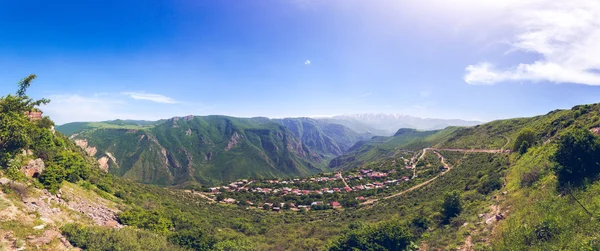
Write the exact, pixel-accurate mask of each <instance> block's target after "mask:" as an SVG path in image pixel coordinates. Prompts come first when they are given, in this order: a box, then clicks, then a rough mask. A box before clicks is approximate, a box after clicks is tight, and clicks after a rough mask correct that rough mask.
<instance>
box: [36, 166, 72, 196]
mask: <svg viewBox="0 0 600 251" xmlns="http://www.w3.org/2000/svg"><path fill="white" fill-rule="evenodd" d="M66 176H67V174H66V172H65V169H63V168H62V167H60V166H58V165H56V164H53V165H50V166H48V167H46V169H45V170H44V171H43V172H42V175H41V176H40V182H41V183H42V184H43V185H44V187H45V188H46V189H48V191H50V192H51V193H55V192H56V191H58V189H60V187H61V186H62V182H63V180H65V177H66Z"/></svg>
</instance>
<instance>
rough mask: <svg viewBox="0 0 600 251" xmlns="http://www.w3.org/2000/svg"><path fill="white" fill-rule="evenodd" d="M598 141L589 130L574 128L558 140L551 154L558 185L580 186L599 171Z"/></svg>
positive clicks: (594, 176) (599, 145)
mask: <svg viewBox="0 0 600 251" xmlns="http://www.w3.org/2000/svg"><path fill="white" fill-rule="evenodd" d="M599 154H600V143H599V140H598V138H596V136H594V135H593V134H592V133H591V132H590V131H589V130H585V129H574V130H572V131H569V132H567V133H566V134H565V135H564V136H563V137H562V138H561V140H560V142H559V144H558V149H557V151H556V152H555V154H554V156H553V160H554V161H556V163H557V165H556V166H555V168H554V172H555V174H556V176H557V177H558V184H559V186H560V187H566V186H580V185H583V184H584V183H585V182H586V181H587V180H589V179H594V178H596V177H597V176H598V174H599V173H600V165H599V162H600V156H599Z"/></svg>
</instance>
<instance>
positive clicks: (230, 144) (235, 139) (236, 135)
mask: <svg viewBox="0 0 600 251" xmlns="http://www.w3.org/2000/svg"><path fill="white" fill-rule="evenodd" d="M242 138H243V136H242V135H240V134H239V133H237V132H233V135H231V139H230V140H229V142H227V146H226V147H225V151H226V152H228V151H229V150H231V148H234V147H235V146H236V145H237V144H238V143H240V141H241V139H242Z"/></svg>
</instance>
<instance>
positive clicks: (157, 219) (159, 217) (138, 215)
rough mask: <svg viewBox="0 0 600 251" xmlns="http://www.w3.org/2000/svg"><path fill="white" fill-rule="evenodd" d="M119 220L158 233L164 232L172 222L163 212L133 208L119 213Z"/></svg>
mask: <svg viewBox="0 0 600 251" xmlns="http://www.w3.org/2000/svg"><path fill="white" fill-rule="evenodd" d="M119 220H120V221H121V223H122V224H124V225H130V226H136V227H139V228H144V229H148V230H152V231H155V232H159V233H166V232H168V231H169V229H170V228H171V227H172V226H173V222H172V221H171V219H170V218H169V217H167V216H166V215H164V213H163V212H159V211H149V210H144V209H141V208H134V209H132V210H127V211H124V212H121V213H120V214H119Z"/></svg>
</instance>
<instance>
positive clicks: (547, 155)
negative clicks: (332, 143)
mask: <svg viewBox="0 0 600 251" xmlns="http://www.w3.org/2000/svg"><path fill="white" fill-rule="evenodd" d="M33 78H34V77H29V78H26V79H24V80H23V81H21V83H20V84H19V90H18V91H17V94H16V95H14V96H13V95H8V96H6V97H2V98H0V109H1V111H2V112H1V113H0V122H1V123H0V147H1V148H0V150H1V152H0V153H1V154H0V155H1V156H0V166H2V175H3V176H6V177H8V178H10V179H12V180H15V181H22V182H23V184H25V185H19V186H14V185H11V184H9V185H5V186H2V189H3V196H4V195H6V198H9V199H10V200H14V199H15V198H21V197H25V194H26V193H28V191H29V189H30V187H28V186H31V187H36V186H37V187H41V186H43V187H45V188H47V189H48V190H50V191H51V192H55V191H57V190H59V189H60V188H61V185H62V186H63V189H64V186H65V185H64V184H67V186H75V185H74V184H77V186H80V187H82V188H85V189H89V190H93V191H94V193H95V194H97V195H98V196H102V197H103V198H104V199H106V200H110V201H112V203H115V204H117V205H118V206H119V208H120V209H121V213H120V214H119V215H118V217H119V221H120V222H121V223H123V224H126V225H128V226H127V227H125V228H123V229H120V230H116V229H109V228H103V227H95V226H89V225H85V224H86V222H84V221H82V222H78V223H79V224H66V225H64V226H62V228H61V231H62V233H63V235H65V236H66V237H67V238H68V239H69V241H71V243H73V245H75V246H76V247H80V248H82V249H89V250H319V249H323V248H324V247H326V248H327V249H329V250H353V249H354V250H410V249H416V248H417V247H416V245H419V246H421V247H424V246H427V247H428V248H429V249H431V250H437V249H446V250H450V249H457V248H458V247H460V246H463V245H464V243H465V239H467V238H468V239H469V240H470V241H471V243H473V244H474V245H475V249H483V250H486V249H491V250H598V249H600V224H599V222H600V221H599V216H600V195H599V194H600V182H597V180H598V174H599V173H600V167H599V166H598V165H599V163H600V159H598V158H599V157H598V156H600V153H599V152H598V151H600V150H599V149H600V148H599V147H598V146H599V145H598V144H599V139H598V137H597V136H595V135H594V134H593V133H592V132H595V131H598V130H597V129H598V127H600V105H599V104H596V105H585V106H578V107H575V108H573V109H572V110H565V111H553V112H550V113H549V114H546V115H543V116H537V117H533V118H520V119H512V120H501V121H494V122H491V123H488V124H484V125H480V126H476V127H472V128H448V129H445V130H441V131H435V132H419V131H413V130H400V131H399V132H398V133H397V134H396V135H395V136H393V137H376V138H374V139H372V140H369V141H368V142H363V143H359V144H357V145H356V146H355V147H353V149H350V153H349V154H347V155H344V156H342V158H340V159H338V160H343V161H345V162H344V163H345V164H343V165H340V166H337V167H340V168H347V170H352V171H354V170H356V169H358V168H370V169H373V170H376V171H377V170H379V171H387V170H391V169H394V170H397V172H396V173H395V174H390V175H403V176H405V175H409V174H410V171H407V170H402V166H403V165H405V164H406V163H405V162H406V161H405V160H404V159H407V158H410V157H411V156H413V155H414V154H415V151H418V150H420V149H422V148H423V147H429V146H433V147H436V148H465V149H471V148H478V149H503V148H505V149H507V148H511V149H512V150H515V152H513V153H510V154H508V153H474V152H468V151H467V152H453V151H444V150H439V152H440V154H442V155H443V156H444V157H445V159H446V162H447V163H448V164H449V165H451V166H452V169H451V170H450V171H448V172H445V173H443V175H440V169H439V167H440V166H441V165H442V164H441V162H440V161H439V159H438V158H436V155H434V154H428V155H426V156H425V157H424V158H423V159H422V160H421V161H420V162H419V163H418V164H417V166H418V167H417V176H418V177H417V178H415V179H412V180H411V181H409V182H406V183H403V185H399V186H397V187H394V188H393V189H396V188H397V189H398V190H393V191H383V190H382V191H379V190H377V189H372V190H370V191H368V193H372V194H369V196H372V197H374V198H377V199H379V200H378V201H377V202H376V203H374V204H362V205H360V204H358V202H357V201H355V200H352V198H351V197H335V199H339V200H340V202H343V203H342V204H344V207H345V208H344V209H343V210H316V209H325V208H326V207H325V206H319V207H315V208H313V209H314V210H310V211H308V212H303V211H300V212H291V211H284V212H279V213H277V212H271V211H265V210H260V209H256V210H246V209H240V207H238V206H233V205H227V204H223V203H212V202H210V201H208V200H206V199H204V198H202V197H200V196H199V195H197V194H196V193H193V192H186V191H183V190H179V189H175V188H172V187H171V188H165V187H158V186H151V185H143V184H138V183H133V182H130V181H128V180H126V179H123V178H120V177H118V176H125V177H141V178H140V181H143V182H148V183H158V184H164V185H168V184H186V185H187V186H189V187H194V188H195V189H202V187H199V186H197V184H198V183H203V184H211V183H216V182H217V181H221V180H228V179H233V177H240V176H242V177H243V178H248V177H250V176H251V175H249V174H253V175H254V174H256V175H258V176H263V177H275V176H279V175H281V176H283V175H290V174H292V175H307V174H311V173H313V171H314V172H317V171H320V170H322V169H321V168H324V167H323V166H319V167H318V166H316V164H314V163H316V162H315V159H313V160H312V161H311V160H310V158H317V157H322V156H320V155H319V154H324V150H323V149H326V148H323V149H322V150H318V151H316V150H315V151H313V150H311V149H303V148H295V150H297V151H300V153H305V154H308V155H306V156H310V157H305V156H302V155H301V154H300V153H298V152H297V151H293V152H292V151H289V150H288V151H287V152H286V150H285V149H287V146H290V145H288V144H291V145H292V146H293V145H294V144H297V143H299V141H297V140H298V138H297V137H296V136H294V135H293V134H294V133H293V132H291V131H290V130H288V129H286V128H285V127H283V126H282V125H280V124H277V123H273V122H272V121H269V120H266V119H260V118H256V119H236V118H229V117H221V116H208V117H194V118H188V119H187V120H186V119H180V120H177V121H175V120H169V121H162V122H161V123H160V124H156V125H154V124H152V125H149V124H143V123H138V124H135V125H134V124H131V123H129V122H123V124H120V125H113V124H110V123H107V124H104V125H102V126H99V127H97V128H94V129H85V130H83V131H79V133H80V136H78V137H80V138H79V139H88V140H89V142H90V144H92V145H94V146H97V147H98V150H99V151H98V152H99V154H105V153H106V152H107V151H108V152H111V153H113V154H114V155H115V156H114V157H115V158H116V159H117V162H118V163H113V162H110V163H111V164H112V165H118V166H119V167H121V168H112V169H110V172H111V173H108V174H106V173H103V172H102V171H100V169H99V168H98V164H97V163H96V161H95V160H94V159H93V158H90V157H89V156H87V155H86V154H85V153H84V152H83V150H81V149H80V148H79V147H77V146H75V144H74V143H72V142H71V141H69V140H68V139H67V138H66V137H64V136H62V135H61V134H60V133H53V132H52V131H51V130H50V128H51V127H52V124H53V123H52V121H51V120H49V119H47V118H46V119H37V120H36V119H30V118H29V117H27V116H26V114H25V113H26V112H28V111H35V110H36V109H37V106H39V105H40V104H42V103H45V102H47V100H39V101H34V100H31V99H30V98H28V97H27V96H26V89H27V87H29V86H30V84H31V80H33ZM117 124H118V123H117ZM112 127H120V128H112ZM303 128H304V127H303ZM304 129H306V128H304ZM73 130H74V131H76V130H78V129H76V128H75V129H73ZM188 131H191V133H188ZM323 132H324V131H323ZM233 133H237V134H238V135H239V140H240V141H239V142H238V143H236V146H235V147H232V148H230V149H229V150H228V151H224V150H223V151H220V150H219V151H220V153H217V151H216V150H214V151H211V150H210V149H225V148H226V147H227V146H228V145H229V142H230V140H231V137H232V135H233ZM88 134H89V135H93V137H91V136H89V135H88ZM302 134H303V133H302ZM299 135H300V134H299ZM319 135H320V134H319ZM76 138H77V137H76ZM157 142H158V143H157ZM316 142H326V141H325V140H324V141H315V145H317V143H316ZM511 142H512V143H511ZM111 144H114V145H116V147H114V148H111ZM338 146H339V144H338ZM120 147H124V149H133V150H123V151H121V150H119V149H120ZM138 147H139V148H140V149H141V150H139V151H138V150H135V149H136V148H138ZM161 147H162V148H165V149H185V150H181V151H167V153H168V154H166V156H165V155H164V154H163V153H162V151H161V150H160V149H161ZM151 148H152V149H155V150H152V151H150V150H149V149H151ZM156 149H159V150H156ZM192 150H193V151H192ZM186 152H187V153H186ZM208 153H211V154H208ZM207 154H208V155H207ZM262 154H266V156H267V158H268V160H269V161H271V162H272V163H271V164H273V166H275V167H278V168H279V169H276V168H264V166H262V165H263V164H265V163H266V165H268V161H266V160H265V159H264V158H263V157H264V156H263V155H262ZM311 154H315V155H311ZM129 155H131V156H132V157H131V158H127V157H126V156H129ZM188 157H189V158H188ZM205 157H206V158H205ZM37 158H39V159H41V160H43V162H44V163H45V165H46V169H45V170H44V171H43V172H42V174H41V175H40V176H39V177H37V178H36V177H25V176H24V174H23V173H22V172H21V167H22V166H23V165H25V164H27V163H28V162H29V161H30V160H34V159H37ZM228 158H231V159H230V160H229V159H228ZM157 160H159V161H158V162H157ZM276 160H279V161H284V162H285V163H288V164H289V165H279V164H277V163H278V162H276ZM196 161H197V162H196ZM157 163H160V165H162V163H168V164H167V166H166V168H164V167H165V166H160V165H159V164H157ZM190 163H191V164H193V165H196V166H200V167H201V168H199V169H193V170H192V169H187V167H188V166H189V165H190ZM229 164H232V165H233V164H236V165H238V166H234V167H232V168H233V169H227V168H225V169H219V168H220V167H222V166H224V165H229ZM310 164H312V165H313V166H312V168H309V166H310ZM128 166H130V167H131V168H127V167H128ZM241 166H243V167H248V169H250V170H241V168H239V167H241ZM229 171H235V172H234V174H231V176H229V175H230V174H227V173H224V172H229ZM246 171H247V172H246ZM113 174H117V175H113ZM186 175H188V176H186ZM204 177H210V178H206V179H204ZM433 177H436V179H435V180H433V181H432V182H431V183H429V184H427V185H424V186H422V187H420V188H419V189H415V190H413V191H411V192H406V193H403V194H397V196H395V197H387V198H386V196H387V195H389V194H391V193H397V192H399V191H403V190H405V189H408V188H410V187H412V186H413V185H416V184H419V183H421V182H424V181H426V180H429V179H431V178H433ZM368 181H369V180H367V179H365V180H350V181H348V182H351V183H352V184H360V183H361V182H368ZM404 184H406V186H404ZM330 185H331V184H311V185H303V186H306V187H305V188H309V189H316V188H318V187H320V186H330ZM332 185H336V186H337V185H340V184H336V183H333V184H332ZM557 187H558V188H559V189H556V188H557ZM17 190H18V191H17ZM365 193H367V192H365ZM225 195H228V194H227V193H224V194H223V196H225ZM240 196H241V197H240V198H246V197H243V196H248V198H250V199H255V200H259V199H263V200H276V198H252V197H250V196H252V195H247V194H244V195H240ZM321 196H322V197H321V199H324V198H329V197H326V196H332V197H331V199H333V198H334V197H333V196H337V195H324V196H323V195H321ZM4 198H5V197H3V198H2V200H0V209H6V208H8V207H11V206H12V205H13V204H15V205H16V204H18V203H9V202H4V200H8V199H4ZM277 199H279V200H281V202H288V203H289V202H290V201H291V200H289V197H285V196H283V197H279V198H277ZM315 199H318V198H317V197H311V196H308V197H305V198H302V197H301V198H300V200H307V201H308V200H311V201H312V200H315ZM273 202H274V203H275V202H279V201H273ZM349 205H352V206H349ZM288 206H289V204H288ZM56 224H63V223H61V222H57V223H56ZM0 228H2V229H10V230H11V231H13V232H14V233H15V235H16V236H17V237H18V238H25V237H26V236H27V235H28V234H29V232H31V231H32V230H31V229H32V227H31V226H26V227H25V226H19V225H18V224H16V223H15V221H3V222H1V223H0Z"/></svg>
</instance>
